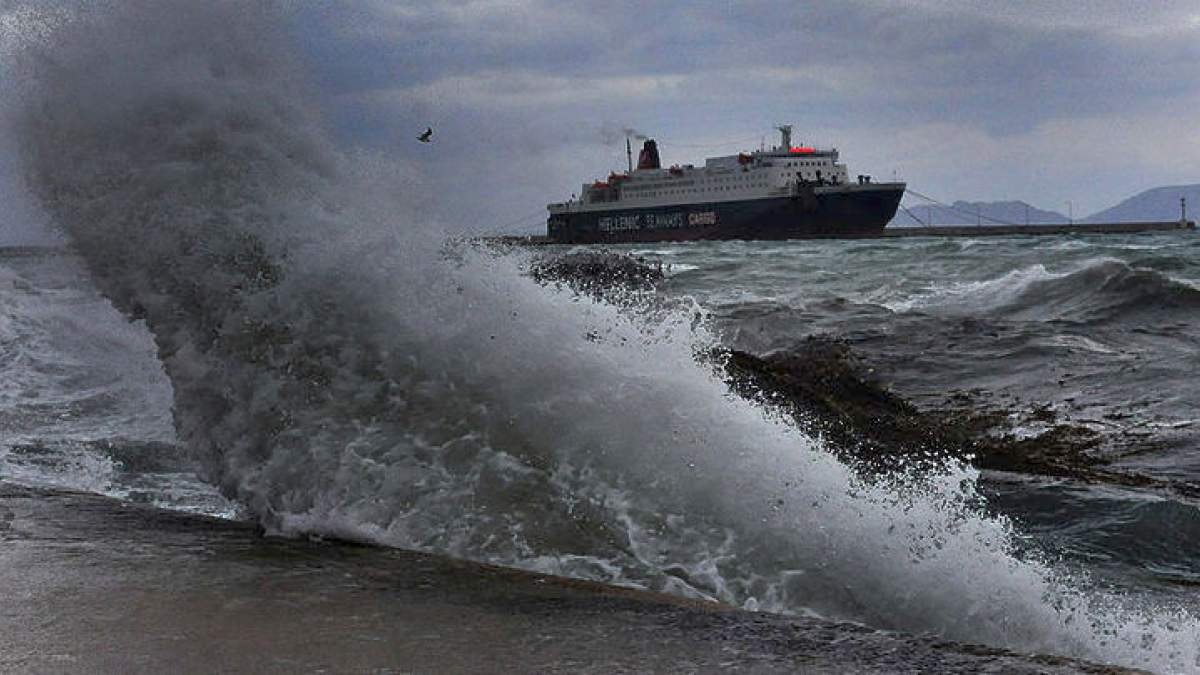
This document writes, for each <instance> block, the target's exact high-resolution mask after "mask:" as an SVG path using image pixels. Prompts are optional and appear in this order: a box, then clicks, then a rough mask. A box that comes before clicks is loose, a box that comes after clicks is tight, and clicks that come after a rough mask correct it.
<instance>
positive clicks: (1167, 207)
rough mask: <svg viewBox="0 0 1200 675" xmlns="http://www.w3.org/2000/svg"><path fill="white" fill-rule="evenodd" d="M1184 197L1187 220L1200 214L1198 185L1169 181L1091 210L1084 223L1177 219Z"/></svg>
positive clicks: (1199, 186) (1199, 189) (1199, 187)
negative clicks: (1101, 207) (1110, 206)
mask: <svg viewBox="0 0 1200 675" xmlns="http://www.w3.org/2000/svg"><path fill="white" fill-rule="evenodd" d="M1180 197H1185V198H1186V199H1187V207H1188V220H1197V218H1196V216H1197V215H1200V185H1171V186H1167V187H1157V188H1154V189H1151V190H1146V191H1145V192H1141V193H1138V194H1136V195H1134V196H1132V197H1130V198H1129V199H1126V200H1125V201H1123V202H1121V203H1120V204H1117V205H1116V206H1114V207H1112V208H1109V209H1104V210H1103V211H1100V212H1099V213H1093V214H1092V215H1090V216H1088V217H1087V218H1085V219H1084V220H1083V222H1085V223H1136V222H1147V221H1160V220H1179V198H1180Z"/></svg>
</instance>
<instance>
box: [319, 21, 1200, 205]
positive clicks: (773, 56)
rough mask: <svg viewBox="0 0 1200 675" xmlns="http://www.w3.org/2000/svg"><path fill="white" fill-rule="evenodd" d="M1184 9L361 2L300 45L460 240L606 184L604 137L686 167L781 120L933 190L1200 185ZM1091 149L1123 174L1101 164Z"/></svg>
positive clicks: (1097, 194) (361, 132) (1041, 195)
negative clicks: (655, 141)
mask: <svg viewBox="0 0 1200 675" xmlns="http://www.w3.org/2000/svg"><path fill="white" fill-rule="evenodd" d="M1188 5H1189V3H1183V2H1162V3H1156V4H1155V5H1154V6H1153V7H1146V6H1143V5H1141V4H1139V6H1138V8H1137V11H1133V10H1131V9H1130V6H1129V5H1128V4H1127V3H1124V2H1114V1H1109V0H1100V1H1098V2H1095V3H1089V5H1088V9H1087V11H1081V10H1080V7H1079V5H1078V3H1074V2H1071V3H1067V2H1060V3H1048V2H1033V1H1032V0H1017V1H1014V2H1005V3H959V2H950V1H948V0H914V1H910V2H905V3H896V2H890V1H889V2H884V1H882V0H878V1H876V0H857V1H850V2H836V3H835V2H817V3H804V4H799V3H796V4H794V5H789V6H783V7H781V6H780V5H778V4H777V3H771V2H757V1H747V2H730V3H677V4H666V3H654V4H652V5H650V6H646V5H645V4H643V3H641V2H633V1H632V0H612V1H610V2H606V3H599V4H598V3H594V2H554V3H551V2H541V1H538V0H531V1H527V2H489V1H486V0H483V1H481V0H472V1H468V2H444V3H438V2H432V3H415V2H413V3H408V2H390V1H385V0H372V1H371V2H366V3H360V4H359V5H356V7H355V8H354V9H349V10H348V9H345V8H342V7H338V8H336V9H323V10H315V11H313V12H311V13H309V14H308V15H307V16H306V18H304V19H303V20H301V28H300V29H301V31H302V33H303V34H304V35H305V38H306V43H307V44H308V45H309V47H310V49H311V57H312V62H313V64H314V65H315V66H316V68H317V70H318V72H319V74H320V81H321V83H322V85H323V86H324V87H325V88H326V90H328V91H330V92H331V93H332V94H334V95H335V97H336V98H335V100H336V101H337V102H338V103H337V107H336V111H335V112H336V119H337V120H338V124H339V128H341V129H342V130H343V132H344V133H345V134H347V136H348V137H350V138H353V139H354V140H356V141H358V142H361V143H363V144H367V145H375V146H380V147H385V148H387V149H388V150H389V151H390V152H394V153H395V154H397V155H400V156H402V157H410V156H411V157H413V158H414V159H416V160H417V161H420V162H422V163H423V166H425V167H426V169H427V170H428V171H429V172H430V173H431V175H433V176H434V177H435V179H437V180H444V181H446V186H447V189H451V190H460V189H464V188H467V189H470V190H473V191H477V192H478V193H479V194H480V195H481V197H483V196H484V195H491V196H488V197H486V198H484V200H483V201H485V202H486V204H487V206H486V207H482V206H471V205H464V204H462V203H461V200H457V203H455V204H453V205H448V206H447V210H448V213H451V214H452V215H451V216H450V217H451V218H453V219H455V220H457V221H462V222H463V223H464V224H467V225H470V224H474V223H477V222H484V221H487V220H488V219H490V218H494V217H503V216H507V215H520V213H522V212H527V211H530V210H532V209H533V208H536V207H537V206H538V202H539V201H540V202H542V203H544V202H546V201H549V200H550V199H557V198H560V197H562V196H563V195H564V194H567V193H569V192H570V191H572V190H577V189H578V184H579V183H581V182H583V181H584V180H585V179H587V178H589V177H592V176H594V175H597V174H600V173H603V172H604V171H607V170H608V169H609V168H619V167H620V166H621V164H623V161H622V160H623V152H624V148H623V147H621V148H619V150H620V152H617V153H615V161H614V157H609V154H613V152H612V150H613V149H614V148H615V146H616V145H620V146H623V143H619V140H620V139H622V138H623V137H624V134H623V133H621V134H618V135H617V136H619V137H618V138H617V139H616V141H617V142H616V143H613V142H611V140H612V139H611V137H612V136H614V133H613V132H614V130H617V129H623V128H625V127H630V128H636V129H639V130H641V131H643V132H647V133H649V134H650V135H652V136H657V137H659V138H662V139H668V140H670V141H675V142H676V144H675V145H674V146H672V144H671V143H664V151H665V152H675V153H676V154H677V155H678V157H674V158H671V159H668V158H664V159H668V161H694V160H700V159H702V155H703V151H699V150H697V151H694V152H692V151H689V150H688V148H686V147H685V146H688V145H694V146H700V145H704V144H714V145H715V144H718V143H720V142H722V141H725V140H728V139H734V138H746V137H748V136H751V137H752V136H753V135H755V134H761V135H766V134H769V133H770V128H771V127H772V126H773V125H774V124H776V123H779V122H784V121H792V122H794V123H796V125H797V127H798V129H800V130H803V132H804V133H811V135H812V136H813V137H817V139H818V140H827V141H828V142H831V143H835V144H838V145H839V146H841V147H843V148H844V149H845V150H846V159H847V160H848V161H849V162H850V163H851V164H852V165H853V166H852V167H851V168H852V169H854V168H855V166H857V165H859V163H860V162H861V163H863V164H877V165H880V166H868V167H864V168H868V169H870V170H874V171H876V172H879V171H880V170H881V167H882V170H883V171H890V169H891V168H893V167H895V168H898V169H900V171H901V172H902V173H904V174H906V175H907V176H908V177H910V179H911V180H912V181H913V182H914V184H916V183H917V181H920V183H921V185H922V187H924V188H925V189H926V190H925V191H930V192H937V193H938V194H943V195H946V196H947V197H953V198H959V197H962V198H976V199H979V198H983V199H986V198H992V197H1003V196H1012V197H1020V198H1026V199H1030V200H1031V201H1035V203H1036V200H1037V199H1042V200H1043V201H1045V206H1047V207H1051V208H1058V207H1059V206H1061V205H1060V204H1057V203H1055V202H1056V201H1058V200H1059V199H1060V197H1062V195H1069V197H1062V198H1064V199H1065V198H1073V199H1074V201H1075V203H1076V204H1079V205H1084V206H1081V208H1085V207H1087V208H1091V207H1094V208H1095V209H1099V208H1103V207H1104V206H1107V205H1109V204H1110V203H1112V202H1115V201H1117V200H1118V199H1120V198H1123V197H1125V196H1127V194H1128V193H1130V192H1133V191H1134V190H1135V189H1138V188H1140V187H1143V186H1146V187H1148V186H1149V185H1143V184H1145V183H1147V182H1149V183H1150V184H1153V182H1154V181H1159V180H1161V181H1163V182H1175V183H1181V182H1189V181H1192V180H1197V179H1198V178H1200V157H1198V156H1197V152H1198V151H1196V150H1191V149H1190V148H1191V147H1196V146H1195V144H1194V143H1193V144H1192V145H1191V146H1190V147H1181V146H1180V144H1179V143H1178V137H1179V135H1180V134H1183V135H1185V136H1186V135H1188V134H1194V133H1195V132H1196V129H1197V127H1196V125H1194V124H1191V123H1188V122H1187V121H1185V120H1180V119H1177V117H1178V116H1182V115H1188V114H1189V111H1190V109H1191V106H1192V105H1193V104H1194V103H1195V102H1196V99H1197V98H1198V97H1200V69H1197V68H1195V67H1194V64H1195V63H1197V62H1200V40H1198V39H1197V38H1200V18H1197V16H1198V15H1200V9H1196V8H1194V7H1189V6H1188ZM614 120H617V121H614ZM426 124H431V125H433V126H435V127H437V128H438V129H439V142H440V143H442V145H439V150H438V154H434V155H432V156H431V155H429V149H428V148H425V149H418V148H414V147H413V146H412V144H410V143H407V140H408V137H409V136H410V135H411V134H410V133H409V130H410V129H411V128H423V127H424V126H425V125H426ZM935 130H936V131H935ZM947 134H949V135H947ZM447 139H450V140H447ZM606 139H608V140H606ZM916 139H920V141H921V143H916V142H915V140H916ZM1132 139H1136V140H1137V142H1136V143H1132V142H1131V141H1132ZM589 144H590V145H591V147H589ZM605 144H607V145H610V146H613V148H608V149H605V148H604V147H603V146H604V145H605ZM1104 146H1109V147H1121V148H1123V153H1125V154H1123V155H1122V156H1120V157H1116V156H1111V155H1110V156H1109V157H1110V158H1111V159H1110V160H1109V162H1110V163H1109V165H1108V166H1105V165H1104V162H1103V160H1102V159H1100V160H1098V159H1097V157H1096V152H1095V148H1097V147H1104ZM734 149H736V148H728V149H727V150H726V151H732V150H734ZM851 149H853V151H854V153H855V154H853V155H852V154H851V153H850V151H851ZM417 153H425V154H417ZM464 153H466V154H464ZM1181 153H1182V155H1181ZM468 157H469V160H468V159H466V158H468ZM1050 158H1053V161H1051V159H1050ZM1098 161H1099V162H1100V163H1099V164H1097V162H1098ZM464 162H466V164H464ZM888 165H891V167H889V166H888ZM949 167H953V168H952V169H951V168H949ZM1096 174H1101V175H1099V176H1097V175H1096ZM466 175H470V178H469V179H468V178H466V177H464V176H466ZM1117 175H1120V176H1123V178H1122V179H1121V180H1117V179H1114V178H1112V177H1113V176H1117ZM518 185H519V187H517V186H518ZM989 190H1011V191H1012V192H1013V193H1015V194H1004V195H1001V194H992V193H989ZM496 211H501V212H502V213H496Z"/></svg>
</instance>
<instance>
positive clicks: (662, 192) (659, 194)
mask: <svg viewBox="0 0 1200 675" xmlns="http://www.w3.org/2000/svg"><path fill="white" fill-rule="evenodd" d="M744 187H767V184H766V183H751V184H749V185H746V186H744ZM736 189H737V188H734V187H722V186H716V187H707V188H695V189H692V190H659V191H657V192H647V193H645V194H640V195H630V196H631V197H665V196H667V195H682V194H692V193H696V192H727V191H729V190H736Z"/></svg>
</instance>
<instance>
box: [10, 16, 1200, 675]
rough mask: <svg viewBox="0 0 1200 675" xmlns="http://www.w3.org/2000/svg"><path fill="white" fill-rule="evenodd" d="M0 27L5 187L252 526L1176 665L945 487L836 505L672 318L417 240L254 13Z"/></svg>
mask: <svg viewBox="0 0 1200 675" xmlns="http://www.w3.org/2000/svg"><path fill="white" fill-rule="evenodd" d="M22 16H23V17H24V19H23V20H25V21H29V22H31V25H35V24H36V26H38V27H39V28H38V30H37V31H34V30H32V29H31V30H30V32H29V36H30V37H28V39H27V41H26V43H25V44H24V45H23V47H22V49H21V50H20V51H18V52H17V53H16V54H15V55H14V56H13V57H12V62H11V64H10V70H11V72H12V74H13V78H12V83H11V85H10V86H11V88H12V91H11V92H6V93H11V94H12V96H10V97H9V98H8V100H9V101H10V103H9V106H10V110H8V111H7V112H8V113H9V115H8V117H9V122H10V123H9V124H8V132H9V133H12V134H15V136H16V138H17V140H18V141H19V143H20V144H21V148H22V152H23V157H24V160H25V162H26V167H27V172H26V174H27V183H28V187H29V189H30V190H31V191H33V192H34V193H35V194H36V195H37V197H38V199H39V200H40V202H41V203H42V204H43V205H44V208H45V209H46V210H47V211H48V212H49V214H50V215H51V217H52V218H53V220H54V221H55V222H56V223H58V224H59V226H60V227H62V228H63V230H64V231H65V232H66V233H67V234H68V236H69V238H70V240H71V242H72V243H73V246H74V247H75V249H76V250H77V251H78V252H79V253H80V254H81V255H82V256H83V257H84V259H85V261H86V264H87V265H88V267H89V269H90V271H91V273H92V274H93V275H94V277H95V279H96V281H97V283H98V284H99V286H100V287H101V289H102V290H103V292H104V293H105V294H107V295H108V296H109V297H110V298H111V299H112V301H113V302H114V304H116V305H117V306H118V307H119V308H120V309H121V310H122V311H124V312H125V313H127V314H128V315H129V316H131V317H139V318H144V319H145V321H146V322H147V324H148V326H149V327H150V329H151V330H152V331H153V334H154V337H155V341H156V345H157V349H158V353H159V357H160V359H161V361H162V363H163V366H164V368H165V370H166V372H167V374H168V376H169V378H170V380H171V383H172V385H173V389H174V392H173V395H174V408H173V410H174V424H175V427H176V429H177V431H178V435H179V438H180V441H181V442H182V443H183V444H184V445H186V446H187V447H188V448H189V449H190V451H191V452H194V453H196V455H197V456H198V458H199V459H200V460H201V461H202V462H203V464H204V466H205V467H206V472H207V476H208V478H209V479H210V480H212V481H213V482H214V483H216V484H217V485H219V486H220V488H221V489H222V491H223V492H224V493H225V494H227V495H229V496H231V497H233V498H235V499H237V500H239V501H240V502H241V503H242V504H244V505H245V506H246V507H247V508H248V509H250V510H251V511H252V512H253V513H254V514H255V515H256V516H257V517H258V518H260V519H261V520H262V522H263V523H264V524H265V525H267V526H268V527H271V528H276V529H281V530H284V531H310V532H323V533H334V534H343V535H346V534H348V535H352V536H358V537H367V538H370V539H373V540H376V541H380V542H384V543H388V544H392V545H396V546H404V547H412V548H418V549H423V550H430V551H437V552H442V553H449V554H453V555H458V556H464V557H469V558H473V559H478V560H484V561H490V562H498V563H504V564H510V565H516V566H521V567H525V568H531V569H537V570H543V571H549V572H556V573H561V574H568V575H574V576H581V577H588V578H594V579H599V580H603V581H609V582H614V583H623V584H631V585H638V586H644V587H649V588H656V589H663V590H668V591H672V592H676V593H681V594H686V595H690V596H695V597H705V598H712V599H717V600H722V601H726V602H730V603H733V604H736V605H741V606H745V607H749V608H761V609H770V610H778V611H790V612H816V613H820V614H823V615H827V616H833V617H838V618H843V619H850V620H857V621H863V622H866V623H869V624H871V625H874V626H878V627H883V628H895V629H902V630H907V631H913V632H935V633H938V634H940V635H944V636H946V637H949V638H954V639H959V640H967V641H976V642H985V643H989V644H993V645H998V646H1005V647H1011V648H1016V649H1020V650H1026V651H1039V652H1054V653H1063V654H1072V655H1080V656H1084V657H1088V658H1093V659H1099V660H1103V661H1112V662H1119V663H1126V664H1136V665H1146V666H1150V667H1154V668H1160V669H1167V670H1180V669H1190V668H1195V667H1197V665H1198V662H1197V658H1198V656H1197V654H1198V652H1197V650H1198V649H1200V648H1198V647H1197V643H1198V642H1200V640H1198V639H1197V638H1198V636H1200V629H1198V627H1197V623H1196V620H1195V619H1194V618H1192V617H1191V616H1189V615H1187V614H1186V613H1184V612H1183V611H1175V610H1169V609H1164V608H1160V607H1154V606H1142V607H1139V606H1137V605H1138V602H1137V600H1136V599H1130V598H1119V597H1115V596H1110V595H1107V594H1105V593H1103V592H1098V591H1094V590H1084V587H1083V584H1081V583H1080V582H1079V580H1076V579H1072V578H1070V577H1069V576H1067V575H1066V574H1064V573H1062V572H1058V571H1055V570H1054V569H1053V568H1052V567H1051V566H1049V565H1047V564H1045V563H1043V562H1039V561H1038V560H1035V559H1028V558H1026V559H1021V558H1018V557H1017V556H1016V554H1015V553H1014V551H1015V550H1016V546H1015V541H1016V539H1015V535H1014V533H1013V531H1012V528H1011V526H1010V524H1009V523H1008V522H1007V521H1006V520H1004V519H1001V518H994V517H989V516H985V515H983V514H982V511H981V509H980V508H979V498H978V497H977V495H976V493H975V489H974V484H975V478H976V476H975V474H974V473H973V472H972V471H970V470H967V469H964V468H958V467H951V468H948V469H947V470H946V471H945V473H944V474H941V475H931V476H922V477H920V478H919V479H918V478H917V477H915V476H909V477H903V479H901V478H898V479H896V480H895V481H894V482H893V483H891V484H887V485H881V484H867V483H864V482H862V481H861V480H859V479H858V478H857V477H856V475H855V473H854V471H853V470H852V468H850V467H847V466H845V465H843V464H841V463H839V462H838V461H836V460H835V459H834V458H833V457H832V456H830V455H829V454H827V453H825V452H823V451H822V450H821V449H820V447H819V443H817V442H815V441H814V440H813V439H811V438H808V437H805V436H804V435H802V434H801V433H799V432H798V431H797V430H796V429H795V428H794V427H792V426H790V425H788V424H786V423H784V422H783V421H781V420H779V419H777V418H775V417H773V416H772V415H771V414H770V413H769V412H767V411H764V410H762V409H761V408H759V407H756V406H755V405H753V404H751V403H749V402H746V401H743V400H741V399H738V398H735V397H733V396H731V395H730V394H729V392H728V390H727V387H726V386H725V384H724V383H723V382H722V381H721V380H720V378H718V377H716V376H715V375H714V373H713V372H712V371H711V370H710V369H709V368H708V367H706V366H703V365H701V364H699V363H698V362H697V359H696V358H695V353H696V352H697V351H698V350H703V349H706V348H707V347H708V346H710V345H711V344H712V338H711V336H709V335H708V334H707V333H706V332H705V331H704V329H703V328H702V327H696V326H695V325H694V321H693V319H694V317H693V315H692V312H683V311H681V312H679V313H677V314H671V315H668V316H666V317H662V318H659V319H657V320H655V321H653V322H649V321H646V320H645V319H643V318H641V317H639V316H638V315H637V314H636V313H634V312H629V311H623V310H620V309H618V308H615V307H612V306H609V305H606V304H604V303H601V302H595V301H592V300H589V299H587V298H578V297H574V296H572V295H571V294H570V293H568V292H566V291H559V290H553V289H546V288H543V287H541V286H539V285H537V284H536V283H534V282H533V281H532V280H530V279H529V278H527V277H526V276H523V275H522V274H521V264H522V261H521V260H520V259H519V257H498V256H494V255H491V254H488V253H486V252H481V251H478V250H475V249H473V248H471V247H469V246H466V247H464V246H458V247H454V246H448V245H447V244H446V243H445V241H446V237H445V235H446V232H445V230H444V228H442V227H440V226H438V225H436V224H431V223H429V222H428V218H426V217H424V216H422V215H421V213H420V209H419V208H417V207H416V206H414V205H413V204H410V203H405V202H404V201H403V200H401V199H398V198H397V197H396V195H397V194H403V193H405V192H406V190H405V189H404V188H405V186H412V185H414V184H415V183H416V182H417V181H418V180H420V179H419V177H418V176H416V175H414V173H413V172H412V171H410V170H409V169H407V168H406V167H398V166H395V165H393V164H391V163H389V162H385V161H382V160H380V159H379V158H374V157H364V156H361V155H360V156H356V155H353V154H350V153H346V152H343V151H341V150H339V149H338V148H337V147H336V145H335V143H334V142H333V141H332V140H331V137H330V135H329V134H328V133H327V131H326V130H325V129H324V127H323V123H322V120H321V114H320V110H319V109H317V108H315V107H314V104H313V103H312V102H313V101H314V100H317V99H316V98H315V97H314V94H313V92H312V91H311V90H310V88H309V85H308V84H307V83H306V82H305V79H304V77H303V71H302V69H301V67H300V63H301V61H300V59H299V58H297V57H296V55H295V53H294V51H293V45H292V43H291V37H290V35H289V33H288V29H287V26H288V20H289V17H288V14H287V12H285V11H284V10H281V9H279V8H277V7H275V6H273V5H270V4H260V3H240V2H213V3H204V4H203V5H200V4H198V3H192V2H183V1H182V0H162V1H160V0H154V1H151V0H129V1H127V2H122V3H119V4H111V5H98V6H91V7H88V8H78V9H75V10H73V11H72V12H66V13H65V14H56V15H55V16H54V17H51V18H50V19H45V18H40V19H39V18H38V16H39V15H37V13H36V12H33V11H29V12H26V13H25V14H23V15H22Z"/></svg>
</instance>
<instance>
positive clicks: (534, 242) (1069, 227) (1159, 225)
mask: <svg viewBox="0 0 1200 675" xmlns="http://www.w3.org/2000/svg"><path fill="white" fill-rule="evenodd" d="M1195 229H1196V221H1194V220H1167V221H1151V222H1140V223H1058V224H1049V225H1047V224H1039V225H935V226H927V227H889V228H885V229H884V230H883V231H881V232H879V233H878V234H875V235H861V234H859V235H855V236H853V237H838V236H821V237H797V239H843V238H845V239H891V238H897V237H1011V236H1022V235H1033V236H1038V235H1042V236H1045V235H1064V234H1141V233H1148V232H1172V231H1181V230H1195ZM483 240H484V241H486V242H488V243H492V244H507V245H519V246H546V245H550V244H554V243H555V242H554V241H553V240H552V239H550V238H549V237H546V236H544V235H536V234H535V235H500V236H494V237H484V238H483ZM609 243H614V244H615V243H622V242H619V241H613V242H609Z"/></svg>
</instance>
